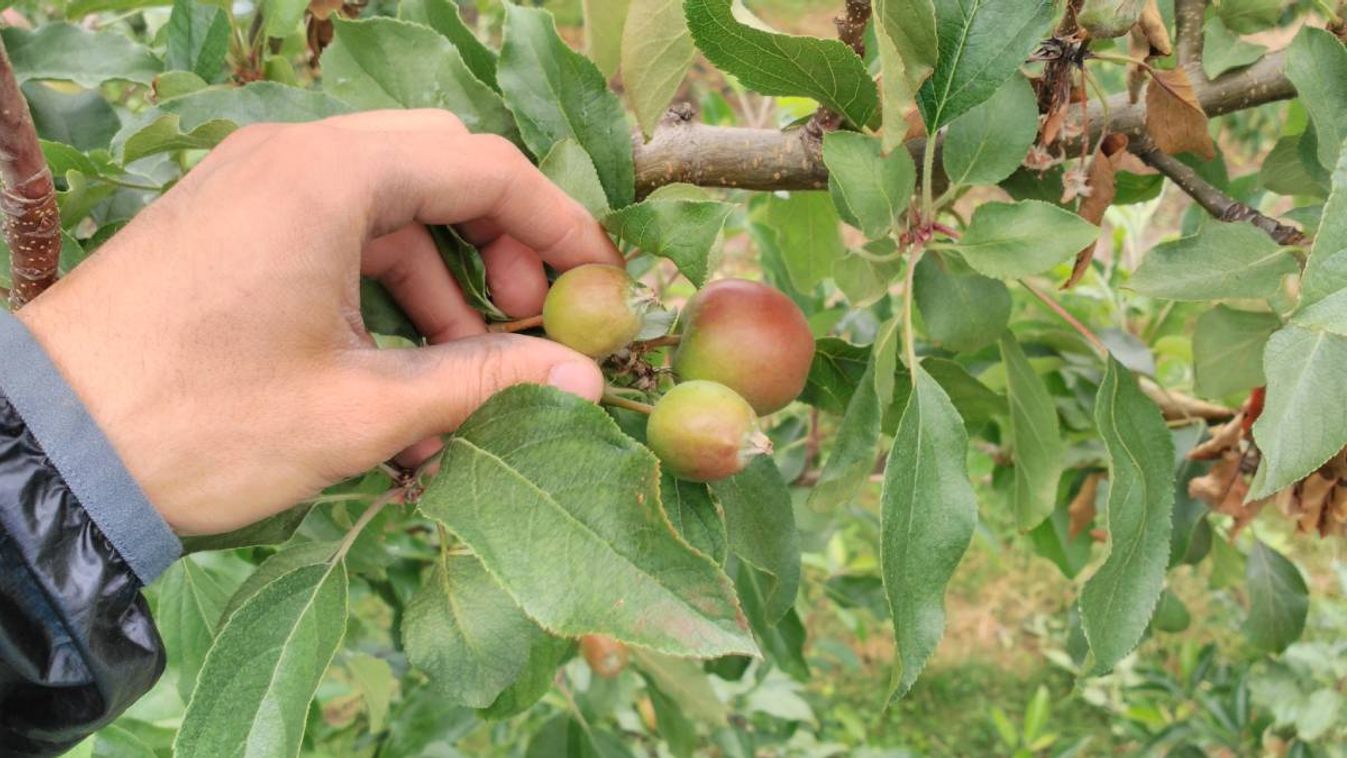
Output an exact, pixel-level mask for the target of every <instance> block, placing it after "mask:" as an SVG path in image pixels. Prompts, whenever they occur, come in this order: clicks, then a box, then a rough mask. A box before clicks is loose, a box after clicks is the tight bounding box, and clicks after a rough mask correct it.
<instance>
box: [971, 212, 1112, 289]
mask: <svg viewBox="0 0 1347 758" xmlns="http://www.w3.org/2000/svg"><path fill="white" fill-rule="evenodd" d="M1098 237H1099V227H1097V226H1095V225H1094V224H1091V223H1090V222H1088V221H1086V220H1085V219H1083V218H1081V217H1080V216H1077V215H1076V214H1074V213H1072V212H1071V211H1068V210H1066V209H1064V208H1058V207H1057V206H1055V205H1050V204H1048V203H1045V202H1041V201H1039V200H1021V201H1020V202H1017V203H983V204H982V205H979V206H978V208H977V210H976V211H974V212H973V220H972V221H971V222H970V223H969V225H968V229H967V231H965V232H964V235H963V238H962V239H961V240H960V241H959V245H958V249H959V252H960V253H962V254H963V258H964V260H965V261H967V262H968V265H970V266H972V267H973V268H974V269H976V270H977V271H978V272H980V273H982V274H986V275H987V276H994V277H997V278H1000V279H1017V278H1020V277H1023V276H1030V275H1033V274H1039V273H1042V272H1044V271H1046V270H1048V269H1050V268H1052V267H1053V266H1055V265H1057V264H1059V263H1061V262H1063V261H1065V260H1066V259H1067V258H1070V257H1071V256H1073V255H1075V254H1076V253H1077V252H1079V251H1080V249H1081V248H1083V247H1085V246H1086V245H1089V244H1092V243H1093V242H1094V241H1095V240H1096V239H1098Z"/></svg>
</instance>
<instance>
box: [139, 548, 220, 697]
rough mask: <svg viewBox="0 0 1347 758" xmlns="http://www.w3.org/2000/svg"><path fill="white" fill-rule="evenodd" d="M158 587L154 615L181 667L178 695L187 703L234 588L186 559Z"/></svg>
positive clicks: (171, 661) (171, 656) (174, 662)
mask: <svg viewBox="0 0 1347 758" xmlns="http://www.w3.org/2000/svg"><path fill="white" fill-rule="evenodd" d="M155 589H156V598H157V599H156V602H155V607H154V618H155V621H156V622H157V624H158V626H159V633H160V634H162V635H163V638H164V649H165V650H166V651H168V659H169V664H170V665H171V666H172V667H173V668H175V669H177V673H178V694H179V695H180V696H181V697H182V699H183V702H187V701H188V700H190V699H191V697H192V689H193V687H195V686H196V676H197V672H199V671H200V670H201V662H202V661H204V660H205V658H206V651H208V650H210V647H211V642H212V641H213V640H214V638H215V628H216V625H217V624H218V623H219V621H220V614H221V612H223V611H224V607H225V602H226V601H227V600H228V599H229V592H230V589H231V588H229V587H227V586H226V583H225V580H224V579H223V578H222V577H220V576H218V575H216V574H215V573H213V572H211V571H208V570H206V569H205V568H204V567H203V566H201V564H199V563H197V562H196V561H195V560H193V559H191V558H184V559H182V560H180V561H178V562H177V563H175V564H173V565H172V566H170V567H169V569H168V571H165V572H164V575H163V576H161V577H159V580H158V581H157V582H155Z"/></svg>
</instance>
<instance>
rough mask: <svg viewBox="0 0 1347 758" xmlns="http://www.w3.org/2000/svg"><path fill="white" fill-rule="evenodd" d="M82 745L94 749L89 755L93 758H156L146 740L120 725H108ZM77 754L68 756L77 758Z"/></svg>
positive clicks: (73, 753)
mask: <svg viewBox="0 0 1347 758" xmlns="http://www.w3.org/2000/svg"><path fill="white" fill-rule="evenodd" d="M82 744H84V745H90V746H91V747H92V752H90V753H89V755H90V756H92V757H93V758H156V754H155V752H154V750H153V749H152V748H151V747H150V746H149V745H146V744H145V741H144V740H142V739H140V738H139V737H137V736H136V735H135V734H133V733H132V732H131V731H130V730H129V729H123V728H122V726H121V725H120V723H114V724H108V725H107V726H105V727H103V728H102V729H99V730H98V732H97V733H95V734H94V736H93V737H90V738H88V739H87V740H85V742H84V743H82ZM77 754H78V752H77V751H76V752H72V753H67V754H66V755H67V757H68V758H75V756H76V755H77Z"/></svg>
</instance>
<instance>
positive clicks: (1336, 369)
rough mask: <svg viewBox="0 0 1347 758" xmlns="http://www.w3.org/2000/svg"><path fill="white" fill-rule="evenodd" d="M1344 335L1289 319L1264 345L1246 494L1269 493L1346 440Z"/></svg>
mask: <svg viewBox="0 0 1347 758" xmlns="http://www.w3.org/2000/svg"><path fill="white" fill-rule="evenodd" d="M1344 372H1347V337H1344V336H1341V335H1338V334H1331V333H1329V332H1317V331H1311V330H1309V329H1305V328H1302V327H1299V326H1295V325H1291V326H1287V327H1286V328H1284V329H1282V330H1281V331H1279V332H1277V333H1276V334H1273V335H1272V337H1271V338H1270V339H1269V340H1268V343H1267V347H1266V348H1264V349H1263V373H1264V374H1265V375H1266V376H1267V399H1266V401H1265V404H1264V406H1263V413H1262V415H1260V416H1259V417H1258V420H1257V421H1255V422H1254V425H1253V437H1254V439H1255V440H1257V441H1258V448H1259V449H1260V450H1261V451H1262V452H1263V463H1262V465H1261V466H1259V468H1258V474H1257V475H1256V476H1254V480H1253V486H1252V491H1251V492H1250V493H1249V499H1250V500H1256V499H1258V498H1262V497H1268V496H1269V495H1272V494H1273V493H1275V492H1277V491H1278V490H1280V489H1282V488H1283V487H1286V486H1288V485H1290V484H1292V483H1294V482H1296V481H1299V480H1300V479H1302V478H1304V477H1305V476H1307V475H1309V474H1310V472H1312V471H1314V470H1316V469H1318V468H1319V467H1320V466H1322V465H1323V464H1324V463H1325V462H1326V461H1327V460H1328V459H1329V458H1332V457H1333V456H1334V455H1336V454H1337V452H1338V451H1339V450H1341V449H1342V448H1343V447H1344V446H1347V404H1344V403H1343V402H1342V377H1343V376H1347V373H1344Z"/></svg>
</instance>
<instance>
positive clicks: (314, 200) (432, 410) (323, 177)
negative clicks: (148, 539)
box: [17, 110, 622, 534]
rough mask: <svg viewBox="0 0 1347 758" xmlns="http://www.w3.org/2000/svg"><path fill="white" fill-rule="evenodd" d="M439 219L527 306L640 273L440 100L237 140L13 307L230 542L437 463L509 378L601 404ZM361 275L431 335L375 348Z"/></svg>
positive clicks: (184, 514)
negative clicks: (344, 488)
mask: <svg viewBox="0 0 1347 758" xmlns="http://www.w3.org/2000/svg"><path fill="white" fill-rule="evenodd" d="M424 224H456V225H458V228H459V229H460V230H461V231H462V232H463V233H464V234H465V235H466V236H467V237H468V238H469V239H471V240H472V241H473V242H475V243H476V244H477V245H478V246H479V247H480V248H481V250H482V256H483V259H484V262H485V264H486V270H487V281H488V284H489V286H490V288H491V291H492V294H493V297H494V299H495V302H496V304H497V305H498V306H499V307H500V308H501V309H502V310H503V311H505V312H506V313H508V314H510V315H512V316H519V317H522V316H530V315H534V314H537V313H538V312H540V310H541V308H542V302H543V298H544V297H545V295H546V291H547V280H546V277H545V275H544V271H543V261H546V262H547V263H548V264H550V265H552V266H553V267H555V268H557V269H559V270H565V269H569V268H572V267H574V266H577V265H580V264H583V263H612V264H621V262H622V261H621V257H620V256H619V254H618V252H617V250H616V249H615V248H614V247H613V245H612V242H611V241H610V240H609V239H608V237H607V235H606V234H605V233H604V232H603V230H602V229H601V228H600V227H599V225H598V224H597V223H596V222H595V221H594V220H593V218H591V217H590V215H589V213H588V212H586V211H585V209H584V208H583V207H581V206H580V204H579V203H577V202H575V201H573V200H571V199H570V198H569V197H567V196H566V195H565V194H564V193H563V192H562V191H561V190H559V189H558V188H557V187H555V186H554V185H552V184H551V183H550V182H548V181H547V179H546V178H545V177H543V175H542V174H540V173H539V172H538V171H537V170H536V169H535V168H534V167H533V166H532V165H530V164H529V162H528V160H527V159H526V158H525V157H524V156H523V155H522V154H521V153H520V152H519V151H518V150H517V149H516V148H515V147H514V146H513V145H511V144H510V143H509V142H508V141H506V140H504V139H502V138H500V137H495V136H489V135H471V134H469V133H468V131H467V130H466V129H465V128H464V127H463V125H462V124H461V123H460V122H459V121H458V120H457V119H456V118H454V117H453V116H452V115H450V114H449V113H447V112H444V111H436V110H423V111H387V112H370V113H360V114H354V115H350V116H341V117H337V118H331V119H326V120H323V121H318V122H313V123H308V124H293V125H281V124H267V125H257V126H249V127H245V128H243V129H240V130H239V131H237V132H235V133H234V134H233V135H231V136H230V137H229V138H228V139H226V140H225V141H224V142H223V143H222V144H221V145H220V146H219V147H218V148H216V149H215V150H214V151H212V152H211V153H210V154H209V155H208V156H207V157H206V158H205V159H204V160H203V161H202V162H201V163H200V164H199V165H198V166H197V167H196V168H194V169H193V170H192V171H191V172H190V173H189V174H188V175H187V176H186V177H185V178H184V179H183V180H182V181H181V182H180V183H179V184H178V185H177V186H175V187H174V188H173V189H172V190H170V191H169V192H168V193H167V194H165V195H164V196H163V197H162V198H161V199H159V200H158V201H156V202H155V203H153V204H152V205H151V206H149V207H148V208H146V209H145V210H144V211H143V212H141V213H140V214H139V215H138V216H136V217H135V219H134V220H133V221H132V222H131V223H130V224H128V225H127V227H126V228H125V229H124V230H122V231H121V232H119V233H118V234H117V235H116V236H115V237H113V238H112V239H111V240H109V241H108V242H107V243H106V244H105V245H104V246H103V247H102V248H101V249H100V250H99V251H98V252H97V253H96V254H95V255H94V256H92V257H91V258H90V259H89V260H88V261H86V262H85V263H84V264H82V265H81V266H80V267H79V268H78V269H77V270H76V271H74V272H73V273H72V274H71V275H70V276H69V277H68V278H66V279H64V280H62V281H61V282H59V283H58V284H56V285H55V286H54V287H53V288H52V289H50V290H49V291H48V292H46V293H44V294H43V295H42V296H41V297H39V298H37V299H36V300H34V301H33V302H32V303H31V304H29V305H28V306H27V307H25V308H23V309H22V310H21V311H20V312H19V313H18V314H17V315H18V317H19V318H20V320H22V321H23V322H25V324H26V325H27V326H28V328H29V329H30V331H32V332H33V334H34V335H35V336H36V337H37V339H38V340H39V342H41V343H42V344H43V346H44V347H45V348H46V349H47V351H48V352H49V353H50V354H51V356H52V358H53V360H55V362H56V363H57V365H58V366H59V367H60V369H61V371H62V372H63V373H64V374H65V376H66V378H67V379H68V380H69V381H70V383H71V385H72V386H73V387H74V389H75V391H76V393H78V395H79V396H80V398H81V399H82V400H83V401H84V402H85V404H86V405H87V406H88V408H89V411H90V412H91V413H92V414H93V417H94V418H95V419H96V420H97V421H98V423H99V425H100V426H101V427H102V428H103V430H104V431H105V432H106V433H107V435H108V436H109V438H110V439H111V440H112V443H113V445H114V447H116V449H117V451H118V452H119V453H120V455H121V456H122V458H123V460H124V461H125V463H126V465H127V467H128V468H129V469H130V471H131V473H132V475H133V476H135V477H136V479H137V480H138V481H139V482H140V484H141V486H142V487H143V488H144V489H145V491H146V493H147V494H148V495H149V498H150V501H151V502H152V503H154V505H155V507H156V508H157V509H158V510H159V511H160V513H161V514H162V515H163V516H164V518H165V519H166V520H167V521H168V523H169V524H170V525H171V526H172V527H173V528H174V529H175V530H177V531H178V532H180V533H184V534H202V533H215V532H222V531H227V530H230V529H234V528H237V527H240V526H243V525H246V524H249V523H252V522H254V521H257V520H259V519H262V518H264V517H266V516H268V515H271V514H273V513H276V512H279V511H281V510H283V509H285V508H287V507H289V506H291V505H293V504H294V503H296V502H298V501H300V500H303V499H304V498H306V497H310V496H312V495H314V494H316V493H317V492H318V491H320V490H321V489H322V488H324V487H327V486H330V485H332V484H334V483H336V482H338V481H341V480H342V479H345V478H348V477H350V476H354V475H356V474H358V473H360V472H362V471H365V470H368V469H369V468H371V467H373V466H375V465H377V464H379V463H380V462H382V461H385V460H388V459H389V458H392V457H393V456H395V455H397V454H398V453H399V451H403V456H402V457H401V458H400V460H403V461H404V462H408V463H410V462H415V461H416V460H420V459H424V458H426V457H427V456H429V455H430V454H432V453H433V452H434V451H435V450H436V449H437V448H438V445H439V440H438V437H439V435H442V434H444V433H447V432H450V431H452V430H453V429H454V428H456V427H457V426H458V425H459V423H461V422H462V421H463V419H464V418H466V417H467V416H468V414H470V413H471V412H472V411H473V410H474V409H475V408H476V407H477V406H478V405H480V404H481V403H483V402H484V401H485V400H486V399H487V398H488V397H490V396H491V395H492V394H493V393H494V392H496V391H497V390H499V389H502V388H504V387H506V386H508V385H511V384H516V383H520V382H534V383H546V384H551V385H553V386H556V387H559V388H561V389H564V390H567V391H570V392H574V393H576V394H578V395H581V396H584V397H587V398H590V399H597V398H598V397H599V395H600V394H601V392H602V388H603V378H602V375H601V374H600V372H599V369H598V367H597V366H596V365H595V364H594V362H593V361H591V360H589V359H588V358H585V357H584V356H582V355H580V354H579V353H575V352H573V351H571V350H569V349H568V348H565V347H563V346H561V345H558V344H556V343H553V342H549V341H547V340H541V339H534V338H530V337H524V336H518V335H509V334H487V332H486V326H485V324H484V323H483V320H482V318H481V316H480V315H479V314H478V313H477V312H476V311H474V310H473V309H472V308H471V307H469V305H468V303H467V300H466V299H465V298H464V296H463V293H462V292H461V291H460V290H459V288H458V286H457V284H456V283H455V282H454V280H453V278H452V277H451V276H450V274H449V272H448V270H447V269H446V268H445V266H444V264H443V262H442V261H441V260H440V258H439V255H438V253H437V251H436V249H435V246H434V243H433V242H432V240H431V238H430V235H429V233H428V232H427V231H426V229H425V227H424V226H423V225H424ZM360 274H364V275H366V276H372V277H375V278H377V279H378V280H379V281H381V282H382V283H383V284H384V286H385V287H387V288H388V290H389V291H390V293H391V294H392V295H393V297H394V298H395V299H396V300H397V301H398V303H399V304H400V305H401V306H402V308H403V309H404V310H405V311H406V312H407V314H408V316H409V317H410V318H411V320H412V322H413V323H414V324H415V325H416V327H417V328H418V329H419V330H420V331H421V333H422V334H424V335H426V336H427V339H428V341H429V342H430V343H432V345H433V346H432V347H425V348H416V349H401V350H376V349H375V348H374V345H373V341H372V340H371V339H370V337H369V335H368V333H367V332H366V331H365V329H364V326H363V324H362V321H361V318H360V302H359V278H358V277H359V275H360ZM418 441H419V442H418Z"/></svg>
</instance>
